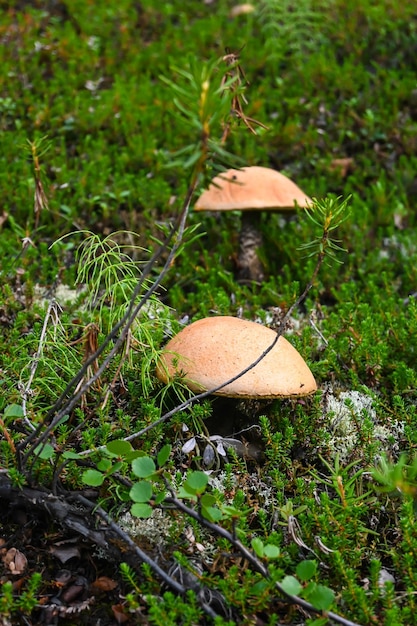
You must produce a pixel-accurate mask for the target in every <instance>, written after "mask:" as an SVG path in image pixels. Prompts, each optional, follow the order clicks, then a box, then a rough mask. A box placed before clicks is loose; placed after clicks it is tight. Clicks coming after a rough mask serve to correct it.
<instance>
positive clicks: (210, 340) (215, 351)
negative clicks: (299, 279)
mask: <svg viewBox="0 0 417 626" xmlns="http://www.w3.org/2000/svg"><path fill="white" fill-rule="evenodd" d="M275 338H276V332H275V331H274V330H272V329H271V328H267V327H266V326H262V325H261V324H258V323H257V322H250V321H247V320H242V319H240V318H237V317H229V316H219V317H206V318H203V319H200V320H197V321H196V322H193V323H192V324H190V325H189V326H186V327H185V328H183V329H182V330H181V331H180V332H179V333H178V334H177V335H176V336H175V337H173V338H172V339H171V340H170V341H169V342H168V343H167V345H166V346H165V348H164V350H163V352H162V355H161V357H160V360H159V362H158V365H157V370H156V374H157V376H158V378H159V379H160V380H162V381H163V382H165V383H168V382H169V381H171V380H172V379H173V378H174V377H175V376H181V380H182V382H183V383H185V384H186V385H187V386H188V387H189V388H190V389H191V390H192V391H195V392H197V393H199V392H202V391H209V390H210V389H214V388H216V387H218V386H220V385H222V384H223V383H225V382H226V381H228V380H230V379H231V378H233V377H235V376H237V375H238V374H239V373H240V372H242V371H243V370H244V369H246V368H247V367H248V366H249V365H251V364H252V363H254V362H255V361H256V360H257V359H258V358H259V357H260V356H261V354H262V353H263V352H264V351H265V350H266V349H267V348H268V347H269V346H270V345H271V344H272V342H273V341H274V339H275ZM316 390H317V384H316V381H315V379H314V376H313V374H312V373H311V371H310V369H309V367H308V365H307V364H306V362H305V361H304V359H303V358H302V356H301V355H300V353H299V352H298V351H297V350H296V349H295V348H294V347H293V346H292V345H291V344H290V342H289V341H287V340H286V339H285V338H284V337H279V338H278V340H277V342H276V344H275V345H274V347H273V348H272V349H271V350H270V351H269V352H268V353H267V354H266V355H265V357H264V358H263V359H261V360H260V361H259V363H257V364H256V365H255V366H254V367H252V369H250V370H249V371H248V372H246V373H245V374H243V375H242V376H240V377H239V378H237V379H236V380H235V381H233V382H232V383H229V384H227V385H225V386H224V387H222V388H221V389H219V390H218V391H216V392H214V393H215V394H216V395H220V396H227V397H232V398H252V399H275V398H298V397H301V396H307V395H310V394H312V393H314V392H315V391H316Z"/></svg>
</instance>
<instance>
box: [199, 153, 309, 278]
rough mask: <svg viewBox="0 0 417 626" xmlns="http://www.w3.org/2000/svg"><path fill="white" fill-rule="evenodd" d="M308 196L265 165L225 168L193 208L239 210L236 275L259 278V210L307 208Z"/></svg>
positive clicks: (261, 272) (260, 237)
mask: <svg viewBox="0 0 417 626" xmlns="http://www.w3.org/2000/svg"><path fill="white" fill-rule="evenodd" d="M311 202H312V200H311V198H309V197H308V196H307V195H306V194H305V193H304V192H303V191H302V190H301V189H300V188H299V187H298V186H297V185H296V184H295V183H294V182H293V181H292V180H290V179H289V178H287V177H286V176H284V174H281V173H280V172H277V171H276V170H272V169H270V168H268V167H259V166H251V167H244V168H242V169H241V170H235V169H231V170H227V171H226V172H223V173H222V174H220V175H219V176H216V177H215V178H214V179H213V180H212V182H211V184H210V186H209V188H208V189H206V190H205V191H203V193H202V194H201V196H200V198H199V199H198V201H197V203H196V205H195V207H194V210H195V211H236V210H240V211H242V224H241V231H240V235H239V256H238V277H239V279H240V280H255V281H259V282H260V281H262V280H263V278H264V268H263V266H262V263H261V261H260V259H259V258H258V253H257V251H258V248H259V247H260V246H261V245H262V235H261V232H260V229H259V225H260V216H261V212H262V211H275V212H282V213H289V212H291V211H295V209H296V208H297V206H298V207H300V208H307V207H308V206H309V205H310V204H311Z"/></svg>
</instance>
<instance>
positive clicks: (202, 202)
mask: <svg viewBox="0 0 417 626" xmlns="http://www.w3.org/2000/svg"><path fill="white" fill-rule="evenodd" d="M311 202H312V201H311V198H309V197H308V196H307V195H306V194H305V193H304V192H303V191H302V190H301V189H300V188H299V187H298V186H297V185H296V184H295V183H294V182H293V181H292V180H290V179H289V178H287V177H286V176H284V174H281V173H280V172H277V171H276V170H272V169H270V168H268V167H259V166H256V165H254V166H252V167H244V168H243V169H241V170H227V171H226V172H222V174H220V175H219V176H216V177H215V178H214V179H213V180H212V182H211V184H210V186H209V188H208V189H206V190H205V191H203V193H202V194H201V196H200V198H199V199H198V200H197V203H196V205H195V207H194V209H195V210H196V211H234V210H241V211H250V210H253V209H259V210H262V209H269V210H275V211H285V210H291V209H294V208H295V206H296V205H298V206H299V207H301V208H306V207H307V206H309V204H310V203H311Z"/></svg>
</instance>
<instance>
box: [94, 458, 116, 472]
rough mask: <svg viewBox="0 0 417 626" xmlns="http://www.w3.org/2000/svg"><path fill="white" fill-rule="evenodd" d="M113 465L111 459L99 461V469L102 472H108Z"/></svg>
mask: <svg viewBox="0 0 417 626" xmlns="http://www.w3.org/2000/svg"><path fill="white" fill-rule="evenodd" d="M111 466H112V462H111V461H110V460H109V459H101V461H99V462H98V463H97V469H99V470H100V471H101V472H107V471H108V470H109V469H110V468H111Z"/></svg>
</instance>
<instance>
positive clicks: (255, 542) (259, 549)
mask: <svg viewBox="0 0 417 626" xmlns="http://www.w3.org/2000/svg"><path fill="white" fill-rule="evenodd" d="M251 546H252V549H253V551H254V552H255V554H256V556H259V558H260V559H262V558H263V556H264V542H263V541H262V539H259V537H254V538H253V539H252V541H251Z"/></svg>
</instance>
